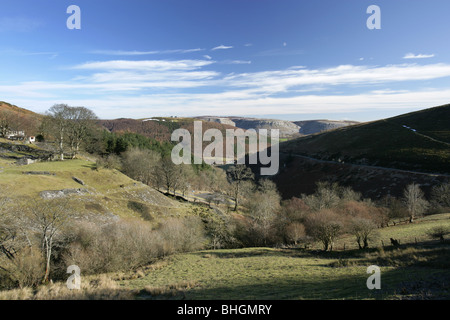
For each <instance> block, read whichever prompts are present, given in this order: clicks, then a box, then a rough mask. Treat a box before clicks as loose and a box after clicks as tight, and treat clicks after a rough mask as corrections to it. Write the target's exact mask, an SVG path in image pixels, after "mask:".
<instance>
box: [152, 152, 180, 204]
mask: <svg viewBox="0 0 450 320" xmlns="http://www.w3.org/2000/svg"><path fill="white" fill-rule="evenodd" d="M155 172H156V179H157V185H158V186H160V185H163V186H164V187H165V188H166V191H167V193H170V190H172V191H173V195H175V194H176V190H177V188H178V186H179V184H180V181H181V177H182V174H183V165H176V164H174V163H173V162H172V159H171V158H170V156H163V157H162V158H161V161H160V162H159V165H158V166H157V167H156V171H155Z"/></svg>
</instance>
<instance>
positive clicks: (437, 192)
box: [431, 183, 450, 208]
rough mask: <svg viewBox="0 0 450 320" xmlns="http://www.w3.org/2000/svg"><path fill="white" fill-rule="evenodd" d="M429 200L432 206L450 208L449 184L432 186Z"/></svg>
mask: <svg viewBox="0 0 450 320" xmlns="http://www.w3.org/2000/svg"><path fill="white" fill-rule="evenodd" d="M431 198H432V202H433V204H434V205H437V206H441V207H443V208H450V183H443V184H440V185H438V186H434V187H433V189H432V190H431Z"/></svg>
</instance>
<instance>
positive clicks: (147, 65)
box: [72, 60, 214, 70]
mask: <svg viewBox="0 0 450 320" xmlns="http://www.w3.org/2000/svg"><path fill="white" fill-rule="evenodd" d="M212 63H214V61H212V60H139V61H131V60H110V61H96V62H86V63H83V64H79V65H76V66H74V67H72V68H73V69H84V70H133V69H134V70H193V69H198V68H201V67H204V66H207V65H210V64H212Z"/></svg>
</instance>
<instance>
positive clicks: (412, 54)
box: [403, 53, 434, 59]
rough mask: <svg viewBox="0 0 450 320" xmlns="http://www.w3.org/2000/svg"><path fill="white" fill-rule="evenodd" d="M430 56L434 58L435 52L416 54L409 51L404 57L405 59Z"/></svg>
mask: <svg viewBox="0 0 450 320" xmlns="http://www.w3.org/2000/svg"><path fill="white" fill-rule="evenodd" d="M428 58H434V54H414V53H407V54H405V56H404V57H403V59H428Z"/></svg>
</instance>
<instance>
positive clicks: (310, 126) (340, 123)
mask: <svg viewBox="0 0 450 320" xmlns="http://www.w3.org/2000/svg"><path fill="white" fill-rule="evenodd" d="M294 123H295V124H296V125H298V126H299V127H300V130H299V132H300V133H301V134H303V135H308V134H315V133H319V132H323V131H328V130H333V129H337V128H342V127H347V126H352V125H355V124H359V122H357V121H345V120H305V121H294Z"/></svg>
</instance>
